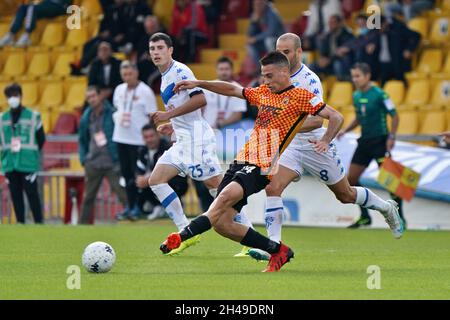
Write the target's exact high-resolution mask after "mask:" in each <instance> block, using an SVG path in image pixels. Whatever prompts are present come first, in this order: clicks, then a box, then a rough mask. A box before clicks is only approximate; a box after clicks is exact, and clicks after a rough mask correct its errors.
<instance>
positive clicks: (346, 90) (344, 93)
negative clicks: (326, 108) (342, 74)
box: [328, 81, 353, 108]
mask: <svg viewBox="0 0 450 320" xmlns="http://www.w3.org/2000/svg"><path fill="white" fill-rule="evenodd" d="M352 93H353V86H352V84H351V82H345V81H338V82H336V83H335V84H334V85H333V88H332V89H331V92H330V96H329V99H328V104H329V105H330V106H332V107H333V108H345V107H348V106H350V105H352Z"/></svg>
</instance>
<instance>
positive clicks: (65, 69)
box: [52, 52, 75, 77]
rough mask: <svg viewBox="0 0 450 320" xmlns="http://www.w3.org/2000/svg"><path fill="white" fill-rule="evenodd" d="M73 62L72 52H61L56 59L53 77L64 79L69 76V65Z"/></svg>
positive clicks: (73, 55)
mask: <svg viewBox="0 0 450 320" xmlns="http://www.w3.org/2000/svg"><path fill="white" fill-rule="evenodd" d="M74 60H75V54H74V53H73V52H63V53H60V54H59V55H58V57H57V58H56V62H55V66H54V67H53V72H52V74H53V75H55V76H60V77H66V76H69V75H70V63H71V62H73V61H74Z"/></svg>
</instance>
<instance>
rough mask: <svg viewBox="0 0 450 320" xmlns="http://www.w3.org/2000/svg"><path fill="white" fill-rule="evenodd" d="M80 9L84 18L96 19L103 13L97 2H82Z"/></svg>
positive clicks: (96, 0)
mask: <svg viewBox="0 0 450 320" xmlns="http://www.w3.org/2000/svg"><path fill="white" fill-rule="evenodd" d="M81 7H82V8H83V14H84V17H87V18H91V17H96V16H98V15H99V14H102V13H103V11H102V7H101V6H100V3H99V2H98V0H83V2H82V3H81Z"/></svg>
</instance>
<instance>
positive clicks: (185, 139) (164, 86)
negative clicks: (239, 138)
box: [161, 60, 215, 144]
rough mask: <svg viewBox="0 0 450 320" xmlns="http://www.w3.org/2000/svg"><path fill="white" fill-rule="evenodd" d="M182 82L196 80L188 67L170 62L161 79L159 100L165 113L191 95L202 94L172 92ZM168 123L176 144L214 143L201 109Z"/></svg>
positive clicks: (185, 91) (190, 90) (211, 131)
mask: <svg viewBox="0 0 450 320" xmlns="http://www.w3.org/2000/svg"><path fill="white" fill-rule="evenodd" d="M182 80H196V78H195V76H194V74H193V73H192V71H191V69H189V68H188V66H186V65H185V64H183V63H181V62H178V61H175V60H172V63H171V65H170V66H169V68H168V69H167V70H166V71H165V72H164V73H163V74H162V79H161V98H162V100H163V101H164V106H165V108H166V110H167V111H168V110H172V109H174V108H178V107H180V106H182V105H183V104H184V103H186V102H187V101H189V99H190V98H191V97H192V96H193V95H195V94H198V93H201V92H202V91H201V89H200V88H194V89H189V90H181V91H180V92H179V93H175V92H173V88H174V87H175V84H176V83H178V82H180V81H182ZM170 122H171V123H172V126H173V129H174V132H175V136H176V141H177V143H191V142H195V144H197V143H198V144H204V143H209V142H210V141H214V142H215V135H214V132H213V130H212V129H211V127H210V126H209V124H208V123H207V122H206V120H205V119H204V118H203V117H202V112H201V109H197V110H195V111H192V112H189V113H187V114H184V115H182V116H178V117H175V118H172V119H170Z"/></svg>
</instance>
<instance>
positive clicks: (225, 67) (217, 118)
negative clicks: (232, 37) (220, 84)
mask: <svg viewBox="0 0 450 320" xmlns="http://www.w3.org/2000/svg"><path fill="white" fill-rule="evenodd" d="M216 72H217V79H218V80H220V81H225V82H230V83H234V84H237V82H235V81H233V61H231V60H230V58H228V57H222V58H220V59H218V60H217V63H216ZM204 91H205V98H206V102H207V103H206V106H205V107H203V109H202V113H203V117H204V118H205V120H206V121H207V122H208V123H209V125H210V126H211V127H212V128H217V129H220V128H223V127H225V126H228V125H230V124H233V123H236V122H238V121H240V120H241V119H242V113H243V112H245V111H247V106H246V103H245V100H243V99H239V98H236V97H228V96H223V95H220V94H217V93H214V92H211V91H208V90H204Z"/></svg>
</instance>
